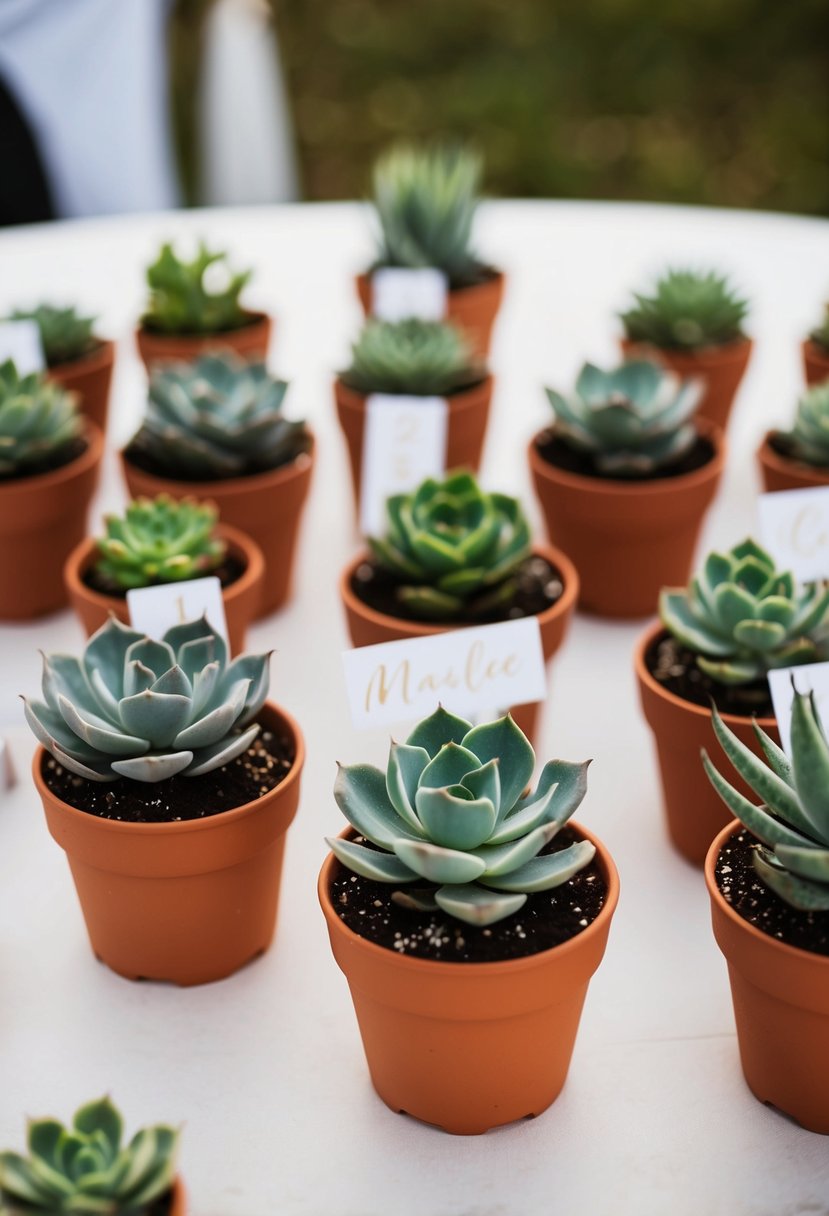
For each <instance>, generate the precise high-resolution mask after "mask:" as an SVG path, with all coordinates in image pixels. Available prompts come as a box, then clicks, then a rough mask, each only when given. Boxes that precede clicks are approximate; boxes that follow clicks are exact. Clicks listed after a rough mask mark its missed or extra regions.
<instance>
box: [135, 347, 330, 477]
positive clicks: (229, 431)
mask: <svg viewBox="0 0 829 1216" xmlns="http://www.w3.org/2000/svg"><path fill="white" fill-rule="evenodd" d="M287 388H288V385H287V383H286V382H285V381H284V380H276V379H275V378H274V377H273V376H271V375H269V374H268V370H267V368H266V367H265V365H264V363H246V362H245V361H244V360H242V359H239V358H238V357H237V356H235V355H232V354H223V355H205V356H203V357H202V358H201V359H196V360H195V361H194V362H193V363H168V364H164V365H160V366H157V367H155V368H154V369H153V371H152V373H151V375H150V395H149V400H148V402H147V410H146V413H145V415H144V420H143V422H142V424H141V428H140V430H139V431H138V433H137V434H136V435H135V436H134V437H133V439H132V440H131V442H130V444H129V446H128V448H127V455H128V456H138V457H139V458H141V459H144V460H145V461H147V462H149V464H150V466H151V467H152V468H153V470H157V471H158V472H160V473H162V474H166V475H169V476H171V477H179V478H185V479H187V480H190V481H213V480H216V479H220V478H223V477H240V476H244V475H246V474H250V473H259V472H263V471H265V470H267V469H275V468H277V467H279V466H280V465H283V464H288V463H289V462H290V461H292V460H294V459H295V458H296V457H297V456H298V455H299V454H300V452H304V451H307V449H308V446H309V438H308V432H307V430H306V428H305V424H304V423H303V422H291V421H289V420H288V419H287V418H286V417H285V416H284V414H283V413H282V402H283V400H284V397H285V393H286V391H287Z"/></svg>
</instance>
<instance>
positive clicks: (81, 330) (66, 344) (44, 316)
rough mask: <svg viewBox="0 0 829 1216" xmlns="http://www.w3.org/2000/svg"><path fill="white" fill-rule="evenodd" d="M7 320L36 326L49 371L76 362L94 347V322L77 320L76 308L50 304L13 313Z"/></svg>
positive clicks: (90, 318) (83, 318)
mask: <svg viewBox="0 0 829 1216" xmlns="http://www.w3.org/2000/svg"><path fill="white" fill-rule="evenodd" d="M10 320H12V321H34V322H35V323H36V324H37V327H38V329H39V330H40V342H41V345H42V347H43V354H44V357H45V359H46V362H47V363H48V365H49V367H55V366H56V365H57V364H59V363H68V362H69V361H70V360H72V359H80V357H81V356H82V355H85V354H88V353H89V351H90V350H92V349H93V348H94V347H95V345H96V339H95V336H94V334H93V333H92V327H93V325H94V324H95V318H94V317H84V316H81V314H80V313H79V312H78V310H77V309H76V308H72V307H70V308H56V307H55V306H54V305H53V304H40V305H38V307H37V308H31V309H23V308H18V309H15V311H14V312H13V313H12V314H11V317H10Z"/></svg>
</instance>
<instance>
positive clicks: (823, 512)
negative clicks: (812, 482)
mask: <svg viewBox="0 0 829 1216" xmlns="http://www.w3.org/2000/svg"><path fill="white" fill-rule="evenodd" d="M757 511H758V519H759V524H760V541H761V543H762V544H763V545H764V546H765V548H766V549H768V551H769V553H771V555H772V557H773V558H774V560H775V561H776V562H777V565H778V566H779V567H780V568H781V569H782V570H791V571H792V573H793V574H794V576H795V578H797V579H799V580H800V581H801V582H804V583H805V582H811V581H812V580H814V579H820V578H829V487H826V486H820V487H818V488H817V489H810V490H778V491H777V492H776V493H774V494H761V495H760V497H759V499H758V502H757Z"/></svg>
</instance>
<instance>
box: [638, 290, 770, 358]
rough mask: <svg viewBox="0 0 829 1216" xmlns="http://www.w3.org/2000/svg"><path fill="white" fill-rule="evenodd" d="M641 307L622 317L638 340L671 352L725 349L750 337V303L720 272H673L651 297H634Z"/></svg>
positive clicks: (643, 295) (644, 295)
mask: <svg viewBox="0 0 829 1216" xmlns="http://www.w3.org/2000/svg"><path fill="white" fill-rule="evenodd" d="M633 298H634V299H635V301H636V303H635V305H634V306H633V307H632V308H630V309H629V310H628V311H627V312H623V313H621V314H620V316H621V320H622V324H623V325H624V327H625V333H626V335H627V337H628V338H630V339H631V340H632V341H634V342H649V343H651V344H652V345H654V346H659V347H663V348H664V349H665V350H699V349H700V348H701V347H705V346H724V345H725V344H726V343H728V342H735V341H737V339H738V338H743V337H745V334H744V333H743V328H742V325H743V321H744V320H745V318H746V315H747V314H748V302H747V301H746V300H743V299H741V298H740V297H739V296H738V295H737V293H736V292H735V291H734V289H733V288H732V287H731V285H730V284H729V282H728V279H727V278H726V277H725V276H724V275H719V274H717V273H716V272H715V271H713V270H710V271H707V272H701V271H695V270H668V271H666V273H665V274H664V275H663V276H662V277H661V278H660V279H659V280H658V281H657V284H656V287H655V288H654V290H653V293H652V294H651V295H646V294H644V293H642V294H640V293H639V292H634V293H633Z"/></svg>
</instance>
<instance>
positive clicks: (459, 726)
mask: <svg viewBox="0 0 829 1216" xmlns="http://www.w3.org/2000/svg"><path fill="white" fill-rule="evenodd" d="M589 763H590V762H589V761H587V762H585V763H583V764H572V763H569V762H568V761H566V760H550V761H549V762H548V763H547V764H546V765H545V766H544V770H543V772H542V774H541V777H540V779H539V782H538V785H537V787H536V789H535V790H534V792H533V793H530V794H526V795H525V794H524V791H525V790H526V788H527V786H528V784H529V781H530V779H531V777H532V773H533V768H534V766H535V755H534V753H533V749H532V747H531V746H530V743H529V741H528V740H527V738H526V736H525V735H524V734H523V732H522V731H521V730H520V729H519V728H518V727H517V726H516V725H515V723H514V722H513V720H512V718H511V717H509V715H508V716H507V717H505V718H499V719H498V720H497V721H495V722H487V723H485V724H484V725H481V726H472V725H471V724H470V723H469V722H465V721H464V720H463V719H462V718H458V717H455V716H454V715H453V714H450V713H447V712H446V710H444V709H441V708H439V709H438V710H436V712H435V713H433V714H431V715H430V716H429V717H428V718H424V720H423V721H422V722H420V723H418V725H417V726H416V727H415V728H414V730H413V731H412V733H411V735H410V736H409V738H408V739H407V740H406V742H405V743H403V744H401V743H394V742H392V745H391V750H390V751H389V760H388V766H387V769H386V772H385V774H383V772H381V770H380V769H378V768H374V767H373V766H372V765H370V764H353V765H350V766H349V767H340V768H339V770H338V773H337V780H336V782H335V785H334V797H335V799H336V801H337V805H338V806H339V808H340V810H341V811H342V812H343V814H344V815H345V817H346V819H347V820H348V822H349V823H350V824H351V826H352V827H353V828H354V829H355V831H356V832H357V833H359V835H360V836H362V837H364V838H365V840H366V841H368V842H369V843H370V844H372V845H374V846H375V848H368V847H366V845H364V844H360V843H358V842H356V841H353V840H343V839H340V838H339V837H337V838H328V844H329V845H330V846H331V849H332V850H333V852H334V853H335V854H336V856H337V857H338V859H339V860H340V861H341V862H342V863H343V865H344V866H346V867H347V868H348V869H350V870H353V871H354V872H355V873H357V874H361V875H362V876H363V877H365V878H370V879H373V880H374V881H376V882H383V883H389V884H391V885H393V886H398V885H400V884H403V885H405V886H409V885H410V884H412V883H421V884H422V883H424V882H426V883H428V884H430V886H429V887H428V888H427V889H426V890H425V891H424V890H417V889H416V890H414V891H413V892H411V893H409V892H406V891H395V892H394V893H393V894H392V896H391V898H392V899H393V900H394V901H395V902H396V903H399V904H402V905H403V906H404V907H412V908H418V909H421V910H424V911H426V910H429V909H433V908H441V909H442V910H443V911H444V912H447V913H448V914H449V915H450V916H454V917H456V918H457V919H458V920H462V921H466V922H467V923H468V924H471V925H489V924H492V923H493V922H495V921H498V920H503V918H504V917H506V916H510V915H512V913H514V912H517V911H518V910H519V909H520V908H522V907H523V906H524V904H525V903H526V902H527V896H528V895H529V894H530V893H532V892H535V891H549V890H551V889H552V888H553V887H558V886H561V885H562V884H563V883H565V882H567V881H568V879H570V878H572V876H573V875H574V874H577V873H578V872H579V870H581V869H583V868H584V867H585V866H586V865H588V864H589V862H590V861H591V860H592V858H593V855H594V853H595V848H594V846H593V845H592V844H590V842H589V841H586V840H582V841H578V842H577V843H576V844H572V845H570V846H569V847H568V848H565V849H562V850H561V851H560V852H557V853H549V854H545V855H544V856H543V857H540V856H539V854H540V853H541V851H542V850H543V849H544V848H545V847H546V846H547V845H548V844H549V843H550V841H551V840H552V839H553V837H554V836H555V835H556V833H557V832H558V831H559V829H560V828H561V827H562V825H563V824H564V823H566V822H567V820H568V819H569V818H570V816H571V815H572V814H573V811H574V810H575V809H576V807H577V806H578V805H579V803H580V802H581V800H582V799H583V797H584V795H585V793H586V791H587V766H588V764H589Z"/></svg>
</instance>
